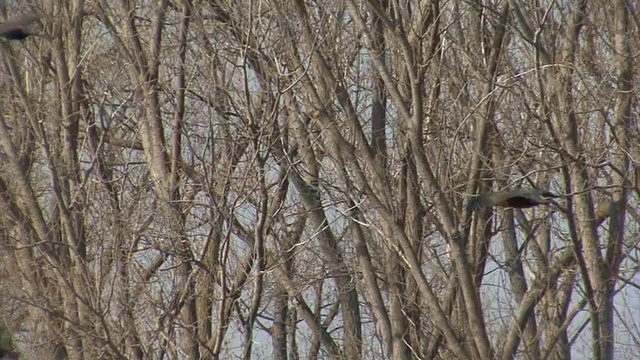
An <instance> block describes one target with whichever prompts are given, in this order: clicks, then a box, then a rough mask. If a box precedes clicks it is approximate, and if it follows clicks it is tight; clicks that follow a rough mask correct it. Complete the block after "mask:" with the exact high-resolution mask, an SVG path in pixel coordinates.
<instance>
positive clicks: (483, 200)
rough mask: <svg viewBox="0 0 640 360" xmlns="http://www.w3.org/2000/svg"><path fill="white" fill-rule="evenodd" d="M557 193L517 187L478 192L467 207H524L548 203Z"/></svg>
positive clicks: (474, 208) (478, 208)
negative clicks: (507, 189) (508, 189)
mask: <svg viewBox="0 0 640 360" xmlns="http://www.w3.org/2000/svg"><path fill="white" fill-rule="evenodd" d="M557 197H558V195H555V194H553V193H550V192H548V191H540V190H538V189H517V190H510V191H498V192H491V193H485V194H480V195H477V196H474V197H472V198H471V199H470V200H469V208H471V210H472V211H477V210H480V209H482V208H485V207H494V206H500V207H512V208H519V209H526V208H530V207H534V206H538V205H548V204H550V203H551V199H553V198H557Z"/></svg>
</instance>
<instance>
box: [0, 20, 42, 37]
mask: <svg viewBox="0 0 640 360" xmlns="http://www.w3.org/2000/svg"><path fill="white" fill-rule="evenodd" d="M38 20H40V17H39V16H36V15H25V16H21V17H19V18H16V19H13V20H8V21H5V22H3V23H0V36H1V37H4V38H7V39H9V40H24V39H26V38H27V37H29V36H32V35H34V33H33V32H32V31H31V29H30V26H31V24H33V23H34V22H36V21H38Z"/></svg>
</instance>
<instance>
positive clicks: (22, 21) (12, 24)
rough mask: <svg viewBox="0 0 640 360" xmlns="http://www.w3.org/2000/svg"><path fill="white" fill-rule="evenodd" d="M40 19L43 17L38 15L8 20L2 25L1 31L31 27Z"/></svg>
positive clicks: (0, 25) (0, 26)
mask: <svg viewBox="0 0 640 360" xmlns="http://www.w3.org/2000/svg"><path fill="white" fill-rule="evenodd" d="M40 19H41V17H40V16H38V15H22V16H19V17H16V18H14V19H11V20H7V21H5V22H3V23H0V31H6V30H9V29H13V28H17V27H23V26H29V25H31V24H33V23H34V22H36V21H38V20H40Z"/></svg>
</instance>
